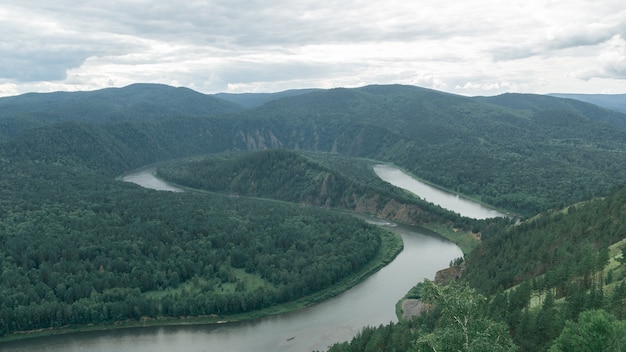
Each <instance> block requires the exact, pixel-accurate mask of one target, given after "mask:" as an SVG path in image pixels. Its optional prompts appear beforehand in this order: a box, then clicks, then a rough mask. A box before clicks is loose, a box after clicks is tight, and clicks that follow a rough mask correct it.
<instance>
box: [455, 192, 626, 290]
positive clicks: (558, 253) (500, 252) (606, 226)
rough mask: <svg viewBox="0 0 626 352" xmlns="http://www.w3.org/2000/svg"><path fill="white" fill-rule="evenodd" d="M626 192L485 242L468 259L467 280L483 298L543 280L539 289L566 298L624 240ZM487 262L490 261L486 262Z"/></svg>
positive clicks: (537, 220)
mask: <svg viewBox="0 0 626 352" xmlns="http://www.w3.org/2000/svg"><path fill="white" fill-rule="evenodd" d="M624 219H626V189H622V190H620V191H616V192H615V193H613V194H612V195H610V196H608V197H606V198H603V199H596V200H593V201H589V202H585V203H581V204H578V205H575V206H571V207H569V208H567V210H566V212H561V211H556V212H548V213H544V214H542V215H540V216H538V217H535V218H533V219H530V220H528V221H525V222H523V223H520V224H519V225H517V226H513V227H510V228H509V229H507V230H506V231H504V232H503V233H502V234H500V235H498V236H494V237H492V238H489V239H486V240H485V241H484V242H483V245H482V246H481V247H480V248H479V249H478V250H476V251H475V252H473V253H472V254H471V255H469V256H468V257H467V258H466V260H467V273H466V274H467V276H466V277H467V278H468V280H469V281H470V282H471V283H472V285H473V286H475V287H478V288H479V289H480V290H481V291H482V292H496V290H498V289H502V288H508V287H511V286H514V285H516V284H518V283H520V282H522V281H524V280H529V279H532V278H535V277H539V276H540V275H543V276H541V278H540V279H539V280H538V283H537V285H538V286H541V287H546V288H556V289H557V291H558V292H564V291H565V290H566V287H564V286H563V285H567V283H568V282H569V280H571V279H572V278H575V277H580V278H582V281H583V283H584V284H585V286H586V287H587V288H589V286H590V284H591V281H592V279H593V277H592V274H593V273H594V272H596V271H598V270H601V269H602V268H604V265H605V264H606V263H607V262H608V253H607V251H606V248H607V247H608V246H609V245H610V244H612V243H615V242H617V241H619V240H621V239H622V238H624V236H625V234H626V222H625V221H624ZM485 258H488V260H485Z"/></svg>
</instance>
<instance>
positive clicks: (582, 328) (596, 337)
mask: <svg viewBox="0 0 626 352" xmlns="http://www.w3.org/2000/svg"><path fill="white" fill-rule="evenodd" d="M549 351H550V352H569V351H576V352H622V351H626V323H625V322H622V321H618V320H617V319H615V317H614V316H612V315H611V314H609V313H607V312H606V311H604V310H588V311H584V312H582V313H581V314H580V316H579V319H578V323H575V322H573V321H571V320H570V321H568V322H567V323H566V324H565V328H564V329H563V331H562V332H561V335H559V337H558V338H557V339H556V340H555V341H554V344H553V345H552V347H550V350H549Z"/></svg>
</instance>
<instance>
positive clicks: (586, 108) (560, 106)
mask: <svg viewBox="0 0 626 352" xmlns="http://www.w3.org/2000/svg"><path fill="white" fill-rule="evenodd" d="M566 98H567V96H564V97H563V99H562V98H558V97H555V96H549V95H537V94H513V93H507V94H502V95H498V96H494V97H476V98H474V100H476V101H480V102H483V103H489V104H494V105H500V106H505V107H508V108H513V109H517V110H522V111H524V110H526V111H529V112H538V111H549V112H556V111H568V112H571V113H574V114H578V115H581V116H583V117H585V118H587V119H589V120H593V121H601V122H605V123H608V124H610V125H613V126H616V127H620V128H626V114H625V113H624V112H619V110H617V111H613V110H607V109H608V107H606V108H601V107H600V106H598V105H600V104H598V105H594V104H590V103H588V102H585V101H584V100H582V99H581V100H575V98H571V99H566ZM601 106H606V105H601Z"/></svg>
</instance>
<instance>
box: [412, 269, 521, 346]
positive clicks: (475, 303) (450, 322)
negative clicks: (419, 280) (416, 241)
mask: <svg viewBox="0 0 626 352" xmlns="http://www.w3.org/2000/svg"><path fill="white" fill-rule="evenodd" d="M422 300H423V301H424V302H425V303H427V304H431V305H436V306H438V307H439V308H440V309H441V318H440V319H439V322H438V323H437V326H436V328H435V330H434V331H433V332H432V333H430V334H427V335H425V336H422V337H421V338H420V339H418V342H417V343H418V347H419V350H420V351H433V352H446V351H450V352H452V351H455V352H456V351H466V352H470V351H476V352H478V351H483V352H490V351H494V352H495V351H498V352H500V351H502V352H504V351H517V346H515V345H514V344H513V341H512V340H511V336H510V335H509V332H508V329H507V327H506V325H505V324H503V323H501V322H496V321H494V320H492V319H490V318H488V317H487V314H486V311H485V302H486V298H485V297H484V296H482V295H481V294H479V293H477V292H476V290H474V289H472V288H470V287H469V285H468V284H467V283H465V282H460V283H459V282H452V283H450V284H448V285H446V286H437V285H436V284H434V283H433V282H431V281H429V280H425V281H424V286H423V288H422Z"/></svg>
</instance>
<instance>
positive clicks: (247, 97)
mask: <svg viewBox="0 0 626 352" xmlns="http://www.w3.org/2000/svg"><path fill="white" fill-rule="evenodd" d="M317 90H319V89H293V90H286V91H283V92H276V93H217V94H214V95H213V96H214V97H216V98H219V99H223V100H226V101H230V102H232V103H235V104H237V105H241V106H243V107H245V108H248V109H249V108H256V107H259V106H261V105H264V104H265V103H267V102H270V101H272V100H276V99H280V98H284V97H291V96H294V95H301V94H308V93H311V92H314V91H317Z"/></svg>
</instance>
